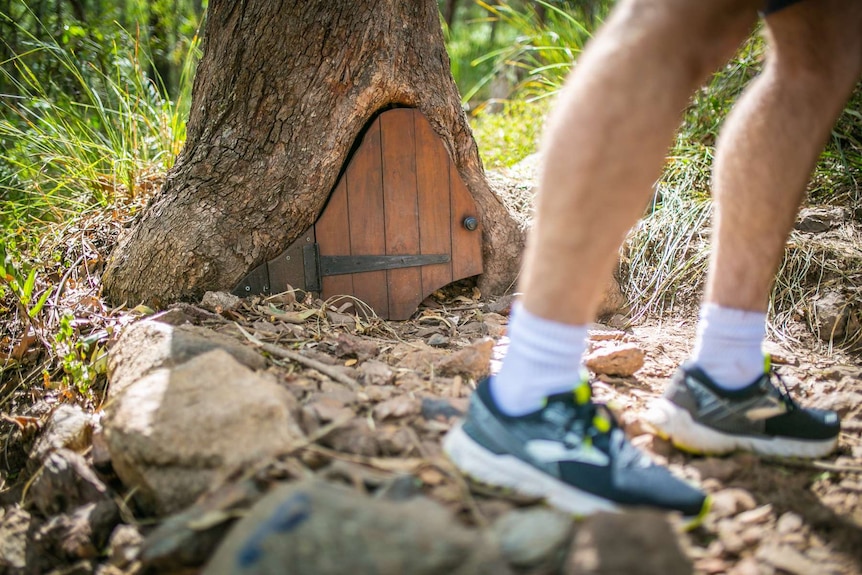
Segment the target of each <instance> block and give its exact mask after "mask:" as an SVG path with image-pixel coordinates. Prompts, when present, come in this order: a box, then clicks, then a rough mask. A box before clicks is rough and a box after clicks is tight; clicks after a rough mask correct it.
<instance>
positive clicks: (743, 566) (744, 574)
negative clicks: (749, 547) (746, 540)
mask: <svg viewBox="0 0 862 575" xmlns="http://www.w3.org/2000/svg"><path fill="white" fill-rule="evenodd" d="M727 575H763V574H762V573H761V571H760V564H759V563H758V562H757V560H756V559H754V558H753V557H746V558H745V559H743V560H742V561H740V562H739V563H737V564H736V565H734V566H733V567H731V568H730V571H728V572H727Z"/></svg>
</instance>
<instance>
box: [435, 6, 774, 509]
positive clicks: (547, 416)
mask: <svg viewBox="0 0 862 575" xmlns="http://www.w3.org/2000/svg"><path fill="white" fill-rule="evenodd" d="M760 6H761V4H760V2H759V1H757V0H710V1H708V2H707V1H702V2H701V1H698V2H692V1H691V0H629V1H623V2H622V3H621V4H620V5H619V6H618V8H617V9H616V10H615V13H614V14H613V15H612V16H611V18H610V19H609V21H608V22H607V24H606V26H605V28H604V29H603V30H602V31H601V32H600V33H599V34H598V35H597V37H596V38H595V39H594V40H593V41H592V42H591V44H590V46H589V47H588V49H587V51H586V52H585V53H584V54H583V55H582V56H581V57H580V59H579V60H578V63H577V66H576V70H575V72H574V73H573V74H572V77H571V79H570V80H569V82H568V83H567V86H566V88H565V90H564V93H563V94H562V96H561V98H560V101H559V102H558V105H557V108H556V112H555V114H554V116H553V118H552V120H551V121H550V124H549V128H548V130H547V136H546V138H545V142H544V146H543V169H542V176H541V179H540V186H539V187H540V192H539V198H538V205H537V217H536V221H535V222H534V226H533V230H532V232H531V235H530V239H529V242H528V245H529V247H528V250H527V254H526V257H525V266H524V270H523V275H522V284H521V289H522V291H523V292H524V297H523V307H522V308H520V309H518V310H517V311H516V317H515V318H514V319H513V322H512V324H511V325H510V337H511V344H510V348H509V352H508V355H507V357H506V358H505V359H504V362H503V368H502V371H501V372H500V374H499V375H498V376H496V377H495V378H494V379H493V380H492V382H493V383H494V386H493V387H492V386H491V385H490V384H489V382H488V380H485V381H483V382H481V383H480V384H479V387H478V389H477V391H476V393H475V394H474V395H473V398H472V399H471V402H470V408H469V411H468V414H467V418H466V421H465V423H464V425H463V426H462V427H458V428H455V429H453V431H452V432H450V433H449V434H448V435H447V437H446V439H445V441H444V448H445V450H446V452H447V453H448V454H449V456H450V457H451V459H452V460H453V461H454V462H455V464H456V465H457V466H458V467H460V468H461V469H462V470H463V471H465V472H466V473H468V474H469V475H472V476H474V477H475V478H477V479H480V480H482V481H486V482H488V483H492V484H496V485H503V486H507V487H510V488H514V489H516V490H519V491H522V492H526V493H532V494H536V495H542V496H546V497H547V498H548V500H549V501H550V502H551V503H552V504H554V505H557V506H559V507H562V508H564V509H567V510H569V511H572V512H574V513H589V512H592V511H596V510H599V509H615V508H617V507H618V506H619V505H653V506H657V507H661V508H665V509H676V510H680V511H682V512H683V513H685V514H688V515H696V514H697V513H699V512H700V511H701V509H702V507H703V504H704V496H703V494H702V493H700V492H699V491H697V490H695V489H693V488H692V487H690V486H688V485H687V484H685V483H683V482H681V481H680V480H678V479H676V478H674V477H673V476H672V475H671V474H670V473H669V472H668V471H667V470H666V469H664V468H662V467H658V466H655V465H651V464H650V462H649V461H648V460H647V459H646V458H645V457H644V456H642V455H641V454H640V453H639V452H638V451H637V450H636V449H634V448H633V447H632V446H631V445H630V444H629V443H628V442H627V441H626V440H625V435H624V433H623V431H622V430H621V429H619V428H618V427H616V426H615V425H614V424H613V423H612V418H609V417H607V416H606V415H603V414H602V410H601V408H600V407H598V406H595V405H593V404H592V402H591V401H590V389H589V385H588V384H587V383H586V382H583V383H581V384H580V385H578V383H579V378H578V372H579V363H580V352H581V351H582V350H583V339H584V335H585V332H584V331H580V333H579V330H583V324H586V323H587V322H588V321H590V320H591V319H592V316H593V313H594V310H595V308H596V304H597V300H598V298H599V295H600V293H599V292H600V290H601V287H602V286H603V285H604V283H605V279H606V278H609V276H610V272H611V270H612V267H613V264H614V261H615V256H616V253H617V250H618V248H619V244H620V242H621V241H622V239H623V236H624V234H625V231H626V230H627V229H628V228H629V227H630V226H631V225H632V224H634V223H635V221H636V220H637V218H638V216H640V215H641V214H642V212H643V208H644V207H645V205H646V202H647V199H648V197H649V195H650V192H651V189H652V184H653V182H654V181H655V180H656V179H657V178H658V176H659V174H660V172H661V167H662V165H663V159H664V156H665V154H666V151H667V148H668V146H669V145H670V143H671V141H672V136H673V133H674V131H675V129H676V127H677V126H678V124H679V120H680V117H681V115H682V111H683V109H684V108H685V106H686V103H687V102H688V98H689V96H690V94H691V92H692V91H693V90H694V89H695V88H696V87H697V86H698V84H699V83H701V82H702V81H703V80H704V79H705V78H706V77H707V75H708V74H709V72H710V71H712V70H713V69H715V68H716V67H718V66H719V65H720V64H721V63H722V62H724V60H725V59H727V58H728V57H729V56H730V55H731V54H732V53H733V50H734V49H735V48H736V47H737V46H738V44H739V43H740V42H741V41H742V40H743V39H744V38H745V37H746V35H747V34H748V32H749V30H750V28H751V26H752V24H753V23H754V22H755V19H756V17H757V12H756V11H757V8H758V7H760ZM549 340H551V341H549ZM556 343H560V345H556ZM540 382H541V383H540ZM548 382H550V384H549V383H548ZM498 384H500V385H498ZM556 386H559V387H558V388H557V387H556ZM573 388H575V393H574V394H573V393H572V389H573ZM519 391H526V392H527V393H525V394H523V395H521V394H519Z"/></svg>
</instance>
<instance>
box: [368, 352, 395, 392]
mask: <svg viewBox="0 0 862 575" xmlns="http://www.w3.org/2000/svg"><path fill="white" fill-rule="evenodd" d="M359 375H360V377H361V378H362V383H364V384H365V385H366V386H368V385H389V384H391V383H392V382H393V381H394V379H395V372H394V371H392V368H391V367H389V366H388V365H386V364H385V363H383V362H382V361H377V360H376V359H370V360H367V361H364V362H362V364H361V365H360V366H359Z"/></svg>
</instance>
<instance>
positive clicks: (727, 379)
mask: <svg viewBox="0 0 862 575" xmlns="http://www.w3.org/2000/svg"><path fill="white" fill-rule="evenodd" d="M765 335H766V314H763V313H759V312H752V311H744V310H740V309H731V308H726V307H721V306H719V305H716V304H713V303H707V304H704V305H703V306H702V307H701V308H700V321H699V322H698V325H697V339H696V340H695V343H694V350H693V351H692V361H693V362H694V363H695V364H696V365H697V366H698V367H700V368H701V369H702V370H703V371H705V372H706V374H707V375H709V377H711V378H712V380H713V381H714V382H715V383H716V384H718V385H719V387H723V388H724V389H740V388H743V387H745V386H746V385H748V384H750V383H752V382H753V381H754V380H755V379H757V378H758V377H760V375H762V374H763V351H762V349H761V345H762V343H763V338H764V336H765Z"/></svg>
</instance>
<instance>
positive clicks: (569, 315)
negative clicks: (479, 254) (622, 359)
mask: <svg viewBox="0 0 862 575" xmlns="http://www.w3.org/2000/svg"><path fill="white" fill-rule="evenodd" d="M761 5H762V3H761V1H760V0H709V1H708V2H707V1H697V2H692V1H691V0H629V1H624V2H622V3H621V4H620V5H619V6H618V7H617V9H616V10H615V12H614V14H613V15H612V16H611V18H610V19H609V21H608V22H607V23H606V25H605V26H604V28H603V29H602V31H601V32H600V33H599V34H598V35H597V36H596V38H594V39H593V41H592V42H591V44H590V46H589V48H588V49H587V50H586V52H585V53H584V54H583V55H582V56H581V58H580V59H579V60H578V63H577V67H576V69H575V71H574V73H573V74H572V76H571V78H570V79H569V81H568V83H567V86H566V87H565V89H564V90H563V93H562V94H561V96H560V102H558V104H557V107H556V112H555V114H554V115H553V116H552V118H551V119H550V121H549V124H548V128H547V129H546V136H545V141H544V145H543V148H544V149H543V152H544V155H543V169H542V175H541V178H540V183H539V190H540V191H539V196H538V198H537V211H536V221H535V225H534V226H533V230H532V232H531V234H530V238H529V241H528V246H527V252H526V254H525V263H524V269H523V273H522V278H521V289H522V291H523V292H524V306H525V308H526V309H527V310H528V311H530V312H531V313H533V314H536V315H537V316H540V317H545V318H552V319H555V320H557V321H559V322H563V323H569V324H585V323H587V322H589V321H592V319H593V314H594V310H595V307H596V305H597V303H598V300H599V298H600V297H601V290H602V288H603V287H604V285H605V281H603V280H604V279H605V278H609V277H610V274H611V271H612V269H613V265H614V263H615V261H616V253H617V250H618V248H619V245H620V243H621V241H622V239H623V237H624V235H625V233H626V232H627V231H628V229H629V228H630V227H631V226H632V225H633V224H634V223H635V222H636V221H637V218H638V217H639V216H640V215H641V214H642V213H643V209H644V207H645V205H646V202H647V199H648V198H649V195H650V192H651V190H652V184H653V182H655V180H656V179H657V178H658V176H659V174H660V171H661V167H662V163H663V160H664V157H665V154H666V152H667V148H668V146H669V145H670V143H671V142H672V138H673V134H674V132H675V131H676V128H677V126H678V125H679V121H680V116H681V113H682V111H683V109H684V107H685V105H686V103H687V101H688V98H689V97H690V95H691V93H692V91H693V90H694V89H695V88H696V87H697V86H698V85H699V84H700V83H702V82H703V81H704V80H705V79H706V77H707V76H708V74H709V73H710V72H712V71H713V70H714V69H715V68H717V67H718V66H719V65H721V63H722V62H724V61H725V60H726V59H727V58H729V57H730V55H732V53H733V51H734V50H735V49H736V47H737V46H738V45H739V43H740V42H741V41H742V40H743V39H744V38H745V37H746V35H747V34H748V33H749V32H750V29H751V26H752V25H753V23H754V22H755V20H756V17H757V8H758V7H760V6H761Z"/></svg>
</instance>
